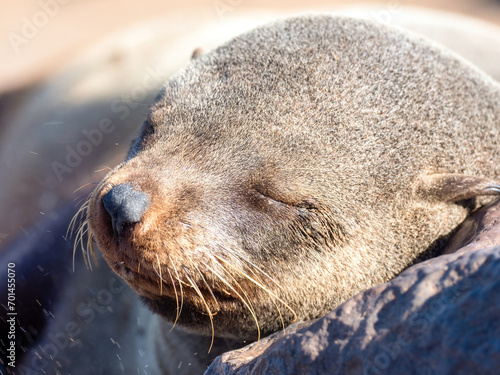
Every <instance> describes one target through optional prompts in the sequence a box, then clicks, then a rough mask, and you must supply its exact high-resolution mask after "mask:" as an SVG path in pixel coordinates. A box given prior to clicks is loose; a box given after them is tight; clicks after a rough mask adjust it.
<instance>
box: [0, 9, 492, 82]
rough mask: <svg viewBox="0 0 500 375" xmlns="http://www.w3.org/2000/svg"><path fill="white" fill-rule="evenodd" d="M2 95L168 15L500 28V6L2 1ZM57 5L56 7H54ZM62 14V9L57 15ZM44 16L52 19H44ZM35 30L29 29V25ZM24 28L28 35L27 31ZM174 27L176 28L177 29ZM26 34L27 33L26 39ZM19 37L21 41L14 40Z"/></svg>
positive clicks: (200, 18)
mask: <svg viewBox="0 0 500 375" xmlns="http://www.w3.org/2000/svg"><path fill="white" fill-rule="evenodd" d="M2 2H3V4H2V12H0V35H2V38H0V56H1V58H0V92H5V91H6V90H11V89H16V88H19V87H23V86H26V85H30V84H33V83H34V82H36V81H38V80H40V79H43V77H46V76H47V75H49V74H52V73H54V72H55V71H57V69H60V68H61V67H62V66H63V65H64V64H65V63H66V62H67V61H69V60H70V59H72V58H74V57H75V56H77V54H78V53H79V52H80V51H82V50H84V49H85V48H87V47H88V46H90V45H91V44H92V43H95V42H96V41H97V40H99V39H101V38H103V37H104V36H106V35H109V34H111V33H113V32H115V31H117V30H119V29H120V28H123V27H125V26H126V25H129V24H132V23H135V22H139V21H144V20H147V19H150V18H155V17H159V16H161V15H166V14H173V13H175V14H177V15H178V17H177V18H176V20H175V21H176V22H179V23H182V22H186V20H189V17H190V15H191V17H196V18H197V19H199V20H200V21H202V20H203V21H208V20H213V21H217V20H220V19H222V18H224V17H227V16H229V15H231V16H233V15H239V14H244V13H245V12H248V11H249V10H255V9H267V10H273V11H274V10H278V11H283V10H287V11H300V10H303V9H313V8H321V7H323V8H326V7H329V8H332V7H334V6H337V5H353V4H379V5H382V6H387V7H397V6H418V7H427V8H435V9H441V10H446V11H452V12H456V13H462V14H466V15H470V16H474V17H478V18H482V19H484V20H488V21H491V22H494V23H497V24H498V23H500V1H498V0H420V1H417V0H387V1H370V0H365V1H362V2H353V1H340V0H310V1H305V0H205V1H204V0H184V1H168V0H167V1H165V0H109V1H100V0H60V1H56V0H20V1H16V2H13V1H8V2H7V1H2ZM54 3H55V4H56V6H54ZM57 8H58V9H57ZM40 11H44V13H45V14H47V16H46V17H45V16H43V15H40V14H39V12H40ZM30 23H31V24H32V25H34V26H35V27H32V28H30V27H29V26H26V25H27V24H30ZM23 27H24V30H23ZM172 27H176V25H175V24H173V25H172ZM23 31H25V32H26V36H27V37H25V36H24V35H23ZM14 34H17V35H18V36H20V38H17V37H16V36H14Z"/></svg>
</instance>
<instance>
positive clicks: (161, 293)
mask: <svg viewBox="0 0 500 375" xmlns="http://www.w3.org/2000/svg"><path fill="white" fill-rule="evenodd" d="M155 255H156V260H157V261H158V268H159V270H160V275H159V276H160V296H162V295H163V278H162V277H161V265H160V258H159V257H158V253H156V254H155Z"/></svg>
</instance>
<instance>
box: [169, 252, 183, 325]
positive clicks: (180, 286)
mask: <svg viewBox="0 0 500 375" xmlns="http://www.w3.org/2000/svg"><path fill="white" fill-rule="evenodd" d="M167 256H168V259H169V260H170V264H171V265H172V267H174V272H175V277H176V278H177V280H178V281H179V289H180V290H181V307H180V309H178V310H177V315H176V317H175V322H174V326H175V323H176V322H177V320H178V319H179V316H180V315H181V312H182V306H183V305H184V291H183V289H182V283H181V279H180V278H179V272H177V267H175V263H174V262H173V261H172V258H171V257H170V254H168V252H167ZM174 285H175V284H174ZM173 328H174V327H172V329H173Z"/></svg>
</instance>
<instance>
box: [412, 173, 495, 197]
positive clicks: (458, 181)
mask: <svg viewBox="0 0 500 375" xmlns="http://www.w3.org/2000/svg"><path fill="white" fill-rule="evenodd" d="M414 192H415V194H416V195H418V196H421V197H425V199H427V200H429V199H431V200H438V201H442V202H457V201H461V200H464V199H470V198H474V197H477V196H482V195H497V194H500V184H498V183H495V182H494V181H492V180H490V179H487V178H484V177H479V176H469V175H463V174H458V173H437V174H427V175H424V176H421V177H420V178H419V179H418V181H417V183H416V185H415V189H414Z"/></svg>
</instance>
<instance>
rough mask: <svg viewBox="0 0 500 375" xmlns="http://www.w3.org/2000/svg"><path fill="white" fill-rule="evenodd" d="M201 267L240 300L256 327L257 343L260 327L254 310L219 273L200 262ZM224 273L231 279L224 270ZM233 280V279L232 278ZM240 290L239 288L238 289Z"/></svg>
mask: <svg viewBox="0 0 500 375" xmlns="http://www.w3.org/2000/svg"><path fill="white" fill-rule="evenodd" d="M202 263H203V265H204V266H205V267H207V268H208V269H209V270H210V271H212V273H213V274H214V275H215V276H217V277H218V278H219V280H220V281H222V282H223V283H224V284H225V285H226V286H227V287H229V288H230V289H231V290H232V291H233V292H234V293H235V294H236V295H237V296H238V298H239V299H240V300H241V302H242V303H243V304H244V305H245V307H246V308H247V309H248V311H250V313H251V314H252V317H253V319H254V320H255V325H256V326H257V341H259V340H260V325H259V320H258V319H257V315H256V314H255V310H254V309H253V307H252V306H251V304H249V303H247V301H245V299H244V298H243V297H242V296H241V294H239V293H238V291H237V290H236V289H234V287H233V286H232V285H231V284H229V283H228V282H227V281H226V280H225V279H224V278H223V277H222V276H221V275H219V273H218V272H217V271H215V270H214V269H213V268H212V267H210V266H209V265H208V264H206V263H204V262H202ZM226 273H227V274H228V275H229V276H230V277H232V276H231V275H230V274H229V273H228V272H227V270H226ZM233 280H234V278H233ZM240 289H241V287H240Z"/></svg>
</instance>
